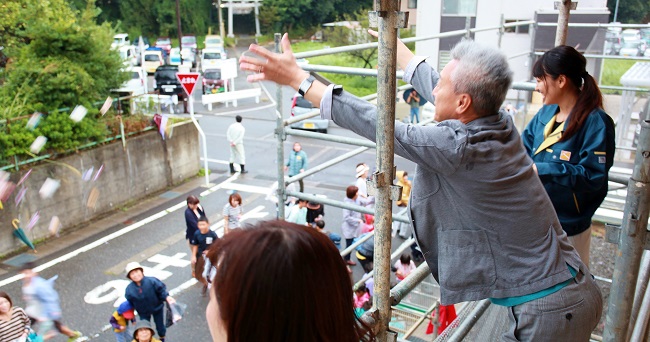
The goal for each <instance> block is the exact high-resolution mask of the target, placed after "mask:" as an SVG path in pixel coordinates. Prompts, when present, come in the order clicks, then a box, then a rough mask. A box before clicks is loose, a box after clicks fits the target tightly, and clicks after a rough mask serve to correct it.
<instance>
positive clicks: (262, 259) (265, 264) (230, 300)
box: [205, 221, 374, 342]
mask: <svg viewBox="0 0 650 342" xmlns="http://www.w3.org/2000/svg"><path fill="white" fill-rule="evenodd" d="M208 258H209V259H210V261H211V262H212V264H213V265H217V271H216V275H215V277H214V280H213V284H214V286H213V287H212V289H211V290H210V303H209V304H208V307H207V309H206V313H205V315H206V318H207V321H208V326H209V328H210V333H211V335H212V340H213V341H215V342H217V341H219V342H221V341H239V342H257V341H267V342H302V341H337V342H339V341H340V342H358V341H374V337H373V335H372V334H371V332H370V331H369V328H368V327H367V326H365V325H364V324H363V323H362V322H361V321H360V320H359V319H358V318H357V317H356V315H355V313H354V305H353V303H352V298H353V297H352V296H353V293H352V286H351V285H350V277H349V276H348V272H347V270H346V266H345V263H344V262H343V259H342V258H341V256H340V255H339V251H338V249H337V248H336V247H335V246H334V244H333V243H332V242H331V241H330V239H329V238H328V237H327V236H325V234H322V233H320V232H318V231H316V230H315V229H313V228H312V227H307V226H301V225H297V224H293V223H289V222H285V221H262V222H259V223H257V224H256V225H254V226H249V227H248V228H247V229H245V230H241V229H238V230H235V231H232V232H230V233H229V234H228V235H226V236H225V237H223V238H222V239H219V240H218V241H217V242H216V244H214V245H213V246H212V247H211V248H210V250H209V251H208Z"/></svg>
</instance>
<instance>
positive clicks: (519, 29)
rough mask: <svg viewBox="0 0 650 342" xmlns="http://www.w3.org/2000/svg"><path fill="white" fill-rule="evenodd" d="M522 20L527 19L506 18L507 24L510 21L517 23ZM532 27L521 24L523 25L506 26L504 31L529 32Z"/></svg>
mask: <svg viewBox="0 0 650 342" xmlns="http://www.w3.org/2000/svg"><path fill="white" fill-rule="evenodd" d="M520 21H527V20H523V19H506V24H509V23H516V22H520ZM529 29H530V25H521V26H514V27H506V28H505V29H504V32H510V33H515V34H517V33H518V34H528V31H529Z"/></svg>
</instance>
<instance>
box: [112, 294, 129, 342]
mask: <svg viewBox="0 0 650 342" xmlns="http://www.w3.org/2000/svg"><path fill="white" fill-rule="evenodd" d="M129 321H131V322H132V323H135V313H134V311H133V306H132V305H131V303H129V301H128V300H127V301H125V302H124V303H122V304H120V306H119V307H118V308H117V310H115V311H113V315H111V319H110V320H109V322H110V323H111V325H112V326H113V332H114V333H115V339H116V340H117V342H128V341H129V340H130V339H131V334H130V333H129Z"/></svg>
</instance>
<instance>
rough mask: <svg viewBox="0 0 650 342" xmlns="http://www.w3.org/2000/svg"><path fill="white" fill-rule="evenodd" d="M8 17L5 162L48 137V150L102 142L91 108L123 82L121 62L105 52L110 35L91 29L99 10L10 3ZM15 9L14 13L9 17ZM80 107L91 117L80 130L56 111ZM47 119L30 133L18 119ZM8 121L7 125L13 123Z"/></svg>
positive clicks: (50, 2)
mask: <svg viewBox="0 0 650 342" xmlns="http://www.w3.org/2000/svg"><path fill="white" fill-rule="evenodd" d="M12 2H18V3H20V4H21V5H20V6H13V7H12V12H11V13H7V12H5V13H2V14H0V17H3V18H13V19H12V20H13V21H12V22H11V23H8V25H6V26H5V27H6V28H7V27H8V29H6V30H5V31H3V32H2V39H3V40H5V41H8V40H12V41H13V45H12V46H11V48H10V49H8V54H9V57H10V60H11V62H10V63H8V64H7V67H6V70H5V71H4V73H3V74H2V76H3V77H4V85H3V86H2V87H0V119H14V121H10V123H9V124H8V125H7V126H8V127H5V131H6V130H9V132H11V134H0V136H3V137H2V138H1V139H0V151H1V153H0V154H2V155H4V156H8V155H12V154H16V153H20V152H21V151H25V150H28V148H29V145H30V144H31V142H32V141H33V140H34V138H35V137H36V136H38V135H44V136H46V137H47V138H48V139H49V140H48V144H47V145H46V148H53V149H57V150H60V149H70V148H74V147H76V146H78V145H79V144H81V143H84V142H87V141H88V140H92V139H96V138H99V137H101V136H102V135H103V134H104V133H105V131H106V126H105V125H104V123H100V122H98V121H97V120H96V119H95V115H96V114H97V110H96V109H92V108H93V107H95V106H94V105H93V103H94V102H96V101H98V100H101V99H105V98H106V96H107V95H108V94H109V93H110V91H111V89H115V88H118V87H119V86H120V85H121V84H122V83H123V82H124V81H125V80H126V79H127V78H128V75H126V74H125V73H123V72H120V69H121V68H122V66H123V65H122V61H121V59H120V57H119V55H118V54H117V53H115V52H113V51H111V50H110V44H111V42H112V36H113V34H114V31H113V29H112V28H111V26H110V24H109V23H104V24H102V25H97V24H96V22H95V20H96V17H97V15H98V14H99V11H98V10H97V9H96V8H95V7H94V5H93V1H92V0H90V1H89V2H88V5H87V6H86V7H85V8H84V9H83V10H81V11H79V10H75V9H73V8H72V7H71V6H70V5H69V3H68V2H66V1H65V0H47V1H45V0H40V1H39V0H10V3H12ZM13 10H15V12H14V11H13ZM76 105H83V106H85V107H86V108H89V109H90V110H89V113H88V114H87V115H86V117H85V119H83V120H82V121H81V122H79V123H75V122H73V121H72V120H70V119H69V118H67V116H68V115H69V114H68V113H67V112H58V111H57V109H59V108H73V107H74V106H76ZM35 111H38V112H42V113H46V114H47V115H46V116H45V117H44V119H43V120H42V121H41V123H40V125H39V126H38V127H37V128H36V130H34V131H29V130H27V129H26V128H25V122H26V121H25V120H19V121H16V120H15V118H16V117H21V116H25V115H28V114H31V113H32V112H35ZM12 122H13V123H12Z"/></svg>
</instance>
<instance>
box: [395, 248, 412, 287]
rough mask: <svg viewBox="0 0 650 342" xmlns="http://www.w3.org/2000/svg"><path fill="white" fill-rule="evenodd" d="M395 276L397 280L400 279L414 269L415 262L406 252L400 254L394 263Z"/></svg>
mask: <svg viewBox="0 0 650 342" xmlns="http://www.w3.org/2000/svg"><path fill="white" fill-rule="evenodd" d="M395 269H396V271H395V276H396V277H397V280H399V281H402V280H404V278H406V277H407V276H408V275H409V274H411V272H413V270H415V263H414V262H413V260H411V256H410V255H408V254H402V256H401V257H400V258H399V261H397V262H396V263H395Z"/></svg>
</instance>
